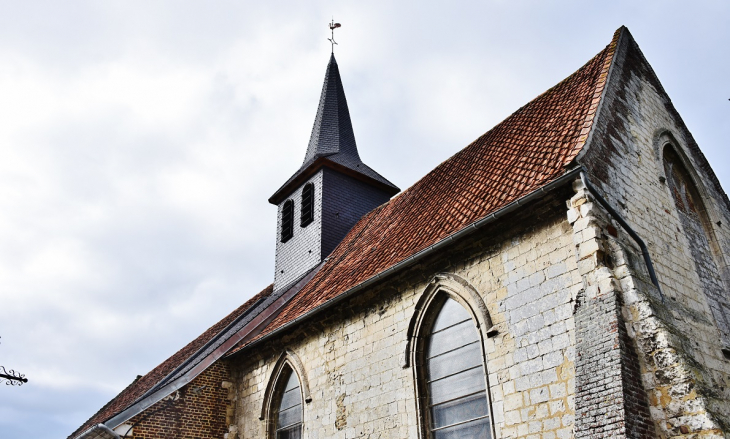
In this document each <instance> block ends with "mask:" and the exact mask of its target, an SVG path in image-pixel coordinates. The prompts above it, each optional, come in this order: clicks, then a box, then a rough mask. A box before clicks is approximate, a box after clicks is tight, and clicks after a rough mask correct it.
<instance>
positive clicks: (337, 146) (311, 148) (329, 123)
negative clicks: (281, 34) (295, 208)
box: [269, 53, 400, 204]
mask: <svg viewBox="0 0 730 439" xmlns="http://www.w3.org/2000/svg"><path fill="white" fill-rule="evenodd" d="M324 163H327V164H328V165H330V166H333V167H337V168H341V169H340V170H341V171H344V172H345V173H347V174H350V175H351V176H353V177H354V178H357V179H359V180H362V181H366V182H368V183H370V184H372V185H374V186H378V187H380V188H381V189H383V190H384V191H385V192H389V195H390V196H393V195H395V194H397V193H398V192H400V189H398V187H397V186H395V185H394V184H393V183H391V182H389V181H388V180H386V179H385V178H383V176H381V175H380V174H378V173H377V172H375V171H373V170H372V169H371V168H370V167H369V166H368V165H366V164H365V163H363V162H362V160H360V154H358V152H357V143H355V133H354V131H353V129H352V121H351V120H350V110H349V109H348V107H347V98H345V89H344V88H343V87H342V79H340V69H339V68H338V67H337V60H335V55H334V53H333V54H331V55H330V60H329V64H327V72H326V73H325V76H324V84H323V85H322V94H321V95H320V97H319V106H318V107H317V115H316V117H315V118H314V126H313V127H312V135H311V136H310V138H309V145H308V147H307V153H306V154H305V156H304V162H303V163H302V166H301V167H300V168H299V170H298V171H297V172H295V173H294V175H293V176H292V177H291V178H290V179H289V180H287V182H286V183H284V185H283V186H281V187H280V188H279V190H277V191H276V192H275V193H274V195H272V196H271V198H269V203H271V204H279V203H280V202H281V200H282V199H283V198H284V197H286V196H287V195H288V194H289V193H290V192H291V190H293V189H294V188H295V187H297V186H298V185H299V183H301V182H302V181H303V180H304V179H306V178H307V176H309V175H311V174H312V172H313V171H316V169H315V168H319V167H320V166H319V165H322V164H324Z"/></svg>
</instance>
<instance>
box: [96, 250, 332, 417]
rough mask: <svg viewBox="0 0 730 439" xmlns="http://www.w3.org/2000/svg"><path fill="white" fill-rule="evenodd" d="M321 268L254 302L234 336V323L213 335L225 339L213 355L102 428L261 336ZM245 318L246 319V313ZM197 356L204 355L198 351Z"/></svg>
mask: <svg viewBox="0 0 730 439" xmlns="http://www.w3.org/2000/svg"><path fill="white" fill-rule="evenodd" d="M323 264H324V263H322V264H320V265H318V266H317V267H315V268H313V269H312V270H310V271H309V272H308V273H306V274H305V275H303V276H302V277H301V278H300V279H299V280H298V281H295V282H294V283H293V284H292V285H291V286H290V287H289V288H282V289H281V290H278V292H277V291H275V292H274V293H272V294H271V295H269V296H267V297H266V298H262V299H261V300H263V302H257V303H256V304H255V305H254V306H252V307H251V308H250V310H251V311H254V310H255V308H259V310H258V313H257V314H256V315H255V316H254V317H253V318H252V319H251V320H250V321H249V322H248V323H246V324H245V325H244V326H243V327H242V328H240V329H237V330H235V331H234V332H230V329H231V328H235V327H236V325H235V324H234V323H237V322H234V323H232V324H231V325H229V326H228V327H226V329H224V330H223V331H221V332H220V333H219V334H218V335H217V337H218V338H220V337H223V338H225V341H223V342H222V343H221V344H220V345H219V346H218V347H217V348H216V349H215V350H214V351H213V352H211V353H209V354H208V355H206V357H205V358H202V359H201V360H200V361H198V362H197V363H196V364H195V365H194V366H193V367H192V368H190V369H189V370H188V371H187V372H185V373H184V374H182V375H180V376H178V377H176V378H174V379H171V380H169V381H168V382H166V383H165V384H164V385H162V386H159V387H157V386H155V387H153V388H152V389H150V390H149V391H148V392H146V393H145V394H144V395H142V396H141V397H140V398H138V399H137V400H136V401H135V402H134V403H133V404H131V405H130V406H129V407H127V408H125V409H124V410H122V411H121V412H119V413H117V414H116V415H114V416H112V417H111V418H109V419H108V420H107V421H106V422H105V424H106V425H107V426H110V427H112V428H115V427H117V426H118V425H120V424H122V423H124V422H126V421H128V420H129V419H131V418H133V417H134V416H136V415H137V414H139V413H141V412H143V411H144V410H146V409H147V408H149V407H151V406H152V405H154V404H155V403H157V402H159V401H160V400H162V399H163V398H165V397H166V396H168V395H170V394H171V393H173V392H175V391H176V390H178V389H181V388H182V387H184V386H185V385H186V384H188V383H189V382H191V381H192V380H193V379H195V377H197V376H198V375H200V374H201V373H202V372H203V371H205V370H206V369H207V368H208V367H209V366H210V365H212V364H213V363H215V362H216V361H218V360H219V359H220V358H222V357H223V356H225V355H226V354H227V353H228V351H229V350H231V349H232V348H234V347H235V346H236V345H238V344H239V343H241V342H245V341H247V340H250V339H252V338H253V337H256V336H257V335H258V334H260V333H261V331H262V330H263V329H264V328H265V327H266V325H268V324H269V322H271V320H273V319H274V318H275V317H276V316H277V315H278V312H279V311H281V309H282V308H283V307H284V305H286V304H287V303H288V302H289V300H291V299H292V298H293V297H294V296H295V295H296V294H297V293H298V292H299V291H301V289H302V288H304V286H305V285H306V284H307V283H308V282H309V281H310V280H311V279H312V278H313V277H314V276H315V275H316V274H317V272H319V270H320V269H321V268H322V265H323ZM246 314H247V315H248V314H249V313H246ZM198 352H204V351H203V350H202V349H201V350H200V351H198ZM196 354H197V353H196Z"/></svg>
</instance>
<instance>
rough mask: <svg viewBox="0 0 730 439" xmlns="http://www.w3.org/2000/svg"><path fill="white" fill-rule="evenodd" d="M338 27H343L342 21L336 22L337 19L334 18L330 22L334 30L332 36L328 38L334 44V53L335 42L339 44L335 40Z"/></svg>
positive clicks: (333, 51)
mask: <svg viewBox="0 0 730 439" xmlns="http://www.w3.org/2000/svg"><path fill="white" fill-rule="evenodd" d="M338 27H342V25H341V24H340V23H335V19H334V18H332V21H331V22H330V31H331V32H332V38H327V39H328V40H330V43H331V44H332V53H335V44H337V41H335V29H337V28H338Z"/></svg>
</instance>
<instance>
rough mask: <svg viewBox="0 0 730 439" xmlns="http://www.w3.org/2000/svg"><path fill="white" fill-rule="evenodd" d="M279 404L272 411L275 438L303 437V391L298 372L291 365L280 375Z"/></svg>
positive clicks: (293, 438)
mask: <svg viewBox="0 0 730 439" xmlns="http://www.w3.org/2000/svg"><path fill="white" fill-rule="evenodd" d="M279 381H280V382H279V383H278V386H279V389H278V391H277V396H278V397H277V399H278V404H276V405H275V406H274V407H275V409H274V410H273V412H272V415H273V416H272V421H273V422H272V424H273V427H274V432H275V434H274V438H275V439H299V438H300V437H302V391H301V389H300V386H299V379H298V378H297V374H296V373H295V372H294V371H293V370H292V369H291V368H289V367H287V368H285V370H283V371H282V374H281V375H280V377H279Z"/></svg>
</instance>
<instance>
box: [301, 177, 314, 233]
mask: <svg viewBox="0 0 730 439" xmlns="http://www.w3.org/2000/svg"><path fill="white" fill-rule="evenodd" d="M301 219H302V227H307V226H308V225H309V224H310V223H311V222H312V221H314V185H313V184H312V183H308V184H307V185H306V186H304V190H302V218H301Z"/></svg>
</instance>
